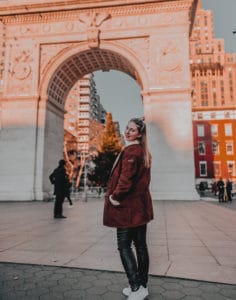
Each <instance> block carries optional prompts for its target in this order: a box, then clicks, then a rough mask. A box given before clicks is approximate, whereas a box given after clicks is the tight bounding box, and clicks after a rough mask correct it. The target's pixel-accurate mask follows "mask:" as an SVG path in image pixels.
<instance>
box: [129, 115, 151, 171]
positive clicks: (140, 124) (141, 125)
mask: <svg viewBox="0 0 236 300" xmlns="http://www.w3.org/2000/svg"><path fill="white" fill-rule="evenodd" d="M129 122H133V123H135V125H136V126H137V128H138V132H139V133H140V134H141V137H140V138H138V140H139V142H140V145H141V146H142V148H143V150H144V162H145V166H146V168H150V166H151V154H150V151H149V149H148V144H147V130H146V124H145V122H144V119H143V118H132V119H131V120H129Z"/></svg>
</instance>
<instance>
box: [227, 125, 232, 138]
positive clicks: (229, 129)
mask: <svg viewBox="0 0 236 300" xmlns="http://www.w3.org/2000/svg"><path fill="white" fill-rule="evenodd" d="M225 135H226V136H231V135H232V124H231V123H228V124H225Z"/></svg>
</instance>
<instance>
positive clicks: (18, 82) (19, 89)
mask: <svg viewBox="0 0 236 300" xmlns="http://www.w3.org/2000/svg"><path fill="white" fill-rule="evenodd" d="M6 52H7V56H8V62H7V64H6V70H7V72H5V79H6V86H5V91H4V94H6V95H8V96H12V95H20V96H25V95H26V96H28V95H31V94H36V93H37V85H36V83H37V79H38V74H37V72H35V68H37V66H38V53H39V50H38V45H37V43H35V42H34V41H32V40H21V41H17V42H16V41H10V42H9V44H8V46H7V51H6Z"/></svg>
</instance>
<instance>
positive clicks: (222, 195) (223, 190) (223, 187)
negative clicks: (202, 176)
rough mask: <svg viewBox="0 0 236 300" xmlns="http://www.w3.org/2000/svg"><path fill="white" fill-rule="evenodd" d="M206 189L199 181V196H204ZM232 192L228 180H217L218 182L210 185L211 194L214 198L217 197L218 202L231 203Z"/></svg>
mask: <svg viewBox="0 0 236 300" xmlns="http://www.w3.org/2000/svg"><path fill="white" fill-rule="evenodd" d="M206 189H207V186H206V184H205V182H203V181H201V182H200V184H199V192H200V196H205V191H206ZM232 191H233V182H232V181H231V180H230V179H229V178H228V179H227V180H226V181H224V180H223V179H222V178H219V180H218V181H214V182H213V183H212V185H211V192H212V193H213V194H214V196H218V200H219V202H232V197H233V195H232Z"/></svg>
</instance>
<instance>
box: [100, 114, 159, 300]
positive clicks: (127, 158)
mask: <svg viewBox="0 0 236 300" xmlns="http://www.w3.org/2000/svg"><path fill="white" fill-rule="evenodd" d="M124 134H125V139H126V141H127V146H126V147H125V148H124V149H123V150H122V152H121V153H120V154H119V156H118V158H117V160H116V161H115V163H114V166H113V168H112V171H111V175H110V179H109V182H108V187H107V192H106V196H105V206H104V216H103V223H104V225H105V226H110V227H116V228H117V244H118V250H119V252H120V257H121V261H122V264H123V267H124V269H125V272H126V275H127V278H128V281H129V287H127V288H124V289H123V294H124V295H126V296H128V300H134V299H135V300H138V299H140V300H142V299H145V298H146V297H147V296H148V289H147V281H148V270H149V255H148V249H147V244H146V232H147V223H148V222H149V221H150V220H152V219H153V207H152V199H151V196H150V192H149V183H150V164H151V156H150V153H149V151H148V147H147V139H146V125H145V123H144V121H143V120H142V119H139V118H134V119H131V120H130V121H129V122H128V125H127V127H126V129H125V133H124ZM132 243H134V247H135V251H136V257H137V260H136V258H135V255H134V253H133V251H132V248H131V246H132Z"/></svg>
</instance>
